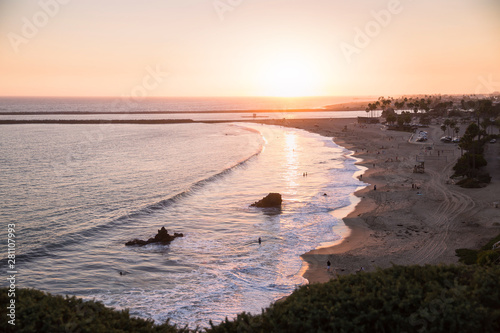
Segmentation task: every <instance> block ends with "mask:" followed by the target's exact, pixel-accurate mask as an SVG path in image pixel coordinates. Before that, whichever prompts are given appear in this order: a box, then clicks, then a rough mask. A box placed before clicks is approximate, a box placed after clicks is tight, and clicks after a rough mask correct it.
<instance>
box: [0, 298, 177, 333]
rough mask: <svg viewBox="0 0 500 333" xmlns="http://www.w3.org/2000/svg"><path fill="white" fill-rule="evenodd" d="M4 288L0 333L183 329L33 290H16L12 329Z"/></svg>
mask: <svg viewBox="0 0 500 333" xmlns="http://www.w3.org/2000/svg"><path fill="white" fill-rule="evenodd" d="M9 302H10V298H8V295H7V288H1V289H0V304H1V310H0V316H1V318H2V319H1V320H0V331H1V332H30V333H31V332H37V333H38V332H51V333H56V332H68V333H69V332H75V333H77V332H79V333H85V332H89V333H99V332H158V333H159V332H162V333H174V332H182V331H184V330H182V329H178V328H176V327H175V326H172V325H169V324H168V322H167V323H165V324H163V325H155V324H154V322H153V321H152V320H144V319H140V318H134V317H130V315H129V313H128V311H127V310H125V311H116V310H113V309H110V308H107V307H105V306H104V305H103V304H102V303H100V302H94V301H88V302H86V301H83V300H82V299H78V298H76V297H67V296H66V297H62V296H59V295H51V294H47V293H44V292H42V291H39V290H35V289H18V290H16V320H15V323H16V325H15V326H12V325H10V324H9V323H8V322H7V320H8V317H7V313H6V305H7V304H9Z"/></svg>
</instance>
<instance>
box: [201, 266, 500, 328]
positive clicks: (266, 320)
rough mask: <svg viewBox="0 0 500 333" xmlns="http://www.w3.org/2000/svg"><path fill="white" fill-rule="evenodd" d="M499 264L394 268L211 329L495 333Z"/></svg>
mask: <svg viewBox="0 0 500 333" xmlns="http://www.w3.org/2000/svg"><path fill="white" fill-rule="evenodd" d="M499 276H500V267H498V266H494V267H476V266H424V267H421V266H394V267H392V268H389V269H385V270H378V271H376V272H373V273H360V274H357V275H348V276H343V277H340V278H339V279H338V280H331V281H330V282H327V283H325V284H312V285H308V286H304V287H301V288H299V289H298V290H296V291H295V292H294V293H293V294H292V295H291V296H289V297H288V298H287V299H286V300H285V301H283V302H278V303H275V304H273V305H272V306H271V307H270V308H268V309H266V310H263V312H262V314H260V315H250V314H246V313H243V314H240V315H239V316H238V318H237V319H236V320H234V321H227V320H226V321H225V322H223V323H221V324H220V325H218V326H213V325H212V328H211V329H210V330H209V332H216V333H218V332H499V331H500V287H499V285H498V278H499Z"/></svg>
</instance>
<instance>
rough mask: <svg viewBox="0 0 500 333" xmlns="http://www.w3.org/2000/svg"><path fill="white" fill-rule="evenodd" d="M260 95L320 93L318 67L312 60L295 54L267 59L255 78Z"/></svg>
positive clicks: (277, 95) (299, 95) (309, 94)
mask: <svg viewBox="0 0 500 333" xmlns="http://www.w3.org/2000/svg"><path fill="white" fill-rule="evenodd" d="M257 81H258V86H259V90H260V92H261V94H262V95H265V96H273V97H303V96H318V95H321V77H320V75H319V69H318V68H317V66H315V65H314V63H313V62H312V61H310V60H309V59H306V58H305V57H300V56H297V55H286V56H280V57H276V58H274V59H270V60H268V61H267V62H266V63H265V65H264V66H262V67H261V72H260V73H259V75H258V78H257Z"/></svg>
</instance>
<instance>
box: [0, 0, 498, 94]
mask: <svg viewBox="0 0 500 333" xmlns="http://www.w3.org/2000/svg"><path fill="white" fill-rule="evenodd" d="M495 90H496V91H499V90H500V1H498V0H350V1H348V0H147V1H144V0H141V1H140V0H0V96H134V97H141V96H145V97H148V96H366V95H370V96H372V95H391V96H395V95H401V94H439V93H440V94H473V93H491V92H493V91H495Z"/></svg>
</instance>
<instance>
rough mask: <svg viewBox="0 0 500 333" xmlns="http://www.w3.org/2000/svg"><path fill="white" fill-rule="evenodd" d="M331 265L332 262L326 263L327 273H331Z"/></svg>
mask: <svg viewBox="0 0 500 333" xmlns="http://www.w3.org/2000/svg"><path fill="white" fill-rule="evenodd" d="M330 265H331V263H330V260H328V261H327V262H326V271H327V272H329V271H330Z"/></svg>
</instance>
